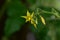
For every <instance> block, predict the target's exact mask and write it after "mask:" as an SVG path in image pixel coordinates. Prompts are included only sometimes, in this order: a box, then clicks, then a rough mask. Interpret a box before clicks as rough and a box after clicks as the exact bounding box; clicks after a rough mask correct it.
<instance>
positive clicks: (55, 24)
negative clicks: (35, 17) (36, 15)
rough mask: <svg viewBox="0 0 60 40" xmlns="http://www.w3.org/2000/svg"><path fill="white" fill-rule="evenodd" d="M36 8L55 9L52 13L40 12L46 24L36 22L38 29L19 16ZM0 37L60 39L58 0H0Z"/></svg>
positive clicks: (8, 38) (59, 5)
mask: <svg viewBox="0 0 60 40" xmlns="http://www.w3.org/2000/svg"><path fill="white" fill-rule="evenodd" d="M37 8H39V9H42V10H45V11H47V12H51V11H52V8H54V9H55V10H56V13H54V14H49V13H43V14H41V15H42V16H43V17H44V18H45V20H46V25H43V24H42V22H38V23H39V24H38V30H36V29H35V28H34V27H33V26H31V25H30V26H29V22H27V23H26V22H25V19H23V18H21V17H20V16H22V15H26V11H27V10H29V11H30V12H32V11H34V12H36V10H37ZM39 11H40V10H39ZM40 21H41V20H40ZM0 39H1V40H60V0H0Z"/></svg>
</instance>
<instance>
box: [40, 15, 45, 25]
mask: <svg viewBox="0 0 60 40" xmlns="http://www.w3.org/2000/svg"><path fill="white" fill-rule="evenodd" d="M40 18H41V21H42V23H43V24H44V25H45V24H46V23H45V19H44V18H43V17H42V16H40Z"/></svg>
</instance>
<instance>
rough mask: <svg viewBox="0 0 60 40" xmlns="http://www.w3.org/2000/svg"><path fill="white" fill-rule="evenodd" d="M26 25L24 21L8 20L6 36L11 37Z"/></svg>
mask: <svg viewBox="0 0 60 40" xmlns="http://www.w3.org/2000/svg"><path fill="white" fill-rule="evenodd" d="M24 23H25V21H24V19H21V18H16V19H7V20H6V23H5V30H4V31H5V35H6V36H10V35H11V34H13V33H14V32H16V31H18V30H20V28H21V26H22V25H23V24H24Z"/></svg>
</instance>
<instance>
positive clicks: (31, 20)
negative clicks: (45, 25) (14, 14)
mask: <svg viewBox="0 0 60 40" xmlns="http://www.w3.org/2000/svg"><path fill="white" fill-rule="evenodd" d="M33 16H34V12H33V13H32V14H30V13H29V11H27V16H21V17H23V18H25V19H26V22H28V21H29V22H30V23H31V24H33V25H34V27H35V28H36V23H35V21H34V19H33Z"/></svg>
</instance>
